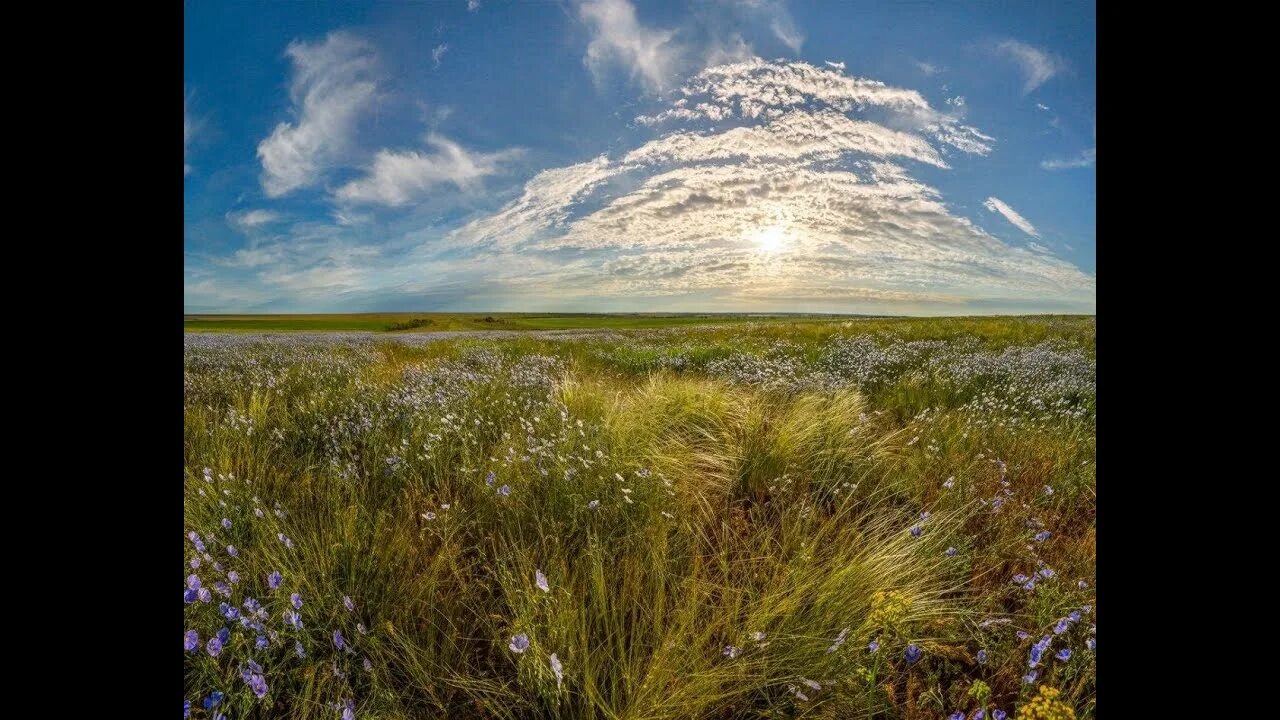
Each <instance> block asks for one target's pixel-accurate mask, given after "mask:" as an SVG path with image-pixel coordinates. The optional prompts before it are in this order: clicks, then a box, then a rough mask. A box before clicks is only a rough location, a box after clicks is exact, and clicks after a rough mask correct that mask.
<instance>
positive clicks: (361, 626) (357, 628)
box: [356, 623, 369, 635]
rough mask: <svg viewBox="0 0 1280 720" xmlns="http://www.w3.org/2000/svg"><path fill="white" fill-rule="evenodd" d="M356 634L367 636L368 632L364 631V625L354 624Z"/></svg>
mask: <svg viewBox="0 0 1280 720" xmlns="http://www.w3.org/2000/svg"><path fill="white" fill-rule="evenodd" d="M356 632H358V633H360V634H361V635H368V634H369V631H368V630H365V629H364V623H356Z"/></svg>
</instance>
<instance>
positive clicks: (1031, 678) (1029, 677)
mask: <svg viewBox="0 0 1280 720" xmlns="http://www.w3.org/2000/svg"><path fill="white" fill-rule="evenodd" d="M1039 674H1040V673H1038V672H1036V671H1035V670H1032V671H1031V672H1029V673H1027V674H1026V675H1023V676H1022V682H1024V683H1026V684H1028V685H1030V684H1031V683H1033V682H1035V681H1036V676H1038V675H1039Z"/></svg>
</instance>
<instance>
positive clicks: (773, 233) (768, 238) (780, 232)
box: [751, 225, 791, 255]
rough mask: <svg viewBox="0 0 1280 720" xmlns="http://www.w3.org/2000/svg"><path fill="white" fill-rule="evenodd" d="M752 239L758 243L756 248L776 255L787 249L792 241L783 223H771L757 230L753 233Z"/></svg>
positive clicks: (767, 253) (766, 253)
mask: <svg viewBox="0 0 1280 720" xmlns="http://www.w3.org/2000/svg"><path fill="white" fill-rule="evenodd" d="M751 240H752V241H753V242H754V243H755V244H756V248H757V249H758V250H759V251H760V252H761V253H764V254H765V255H776V254H778V253H780V252H782V251H783V250H785V249H786V248H787V245H789V244H790V243H791V238H790V236H789V235H788V234H787V228H786V227H784V226H782V225H770V226H769V227H766V228H762V229H760V230H757V231H756V232H755V233H753V234H752V236H751Z"/></svg>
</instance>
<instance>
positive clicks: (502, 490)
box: [498, 485, 511, 497]
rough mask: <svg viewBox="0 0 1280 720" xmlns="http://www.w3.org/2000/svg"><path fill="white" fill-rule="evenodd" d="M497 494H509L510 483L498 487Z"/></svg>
mask: <svg viewBox="0 0 1280 720" xmlns="http://www.w3.org/2000/svg"><path fill="white" fill-rule="evenodd" d="M498 494H499V495H501V496H502V497H506V496H508V495H510V494H511V486H510V485H503V486H502V487H500V488H498Z"/></svg>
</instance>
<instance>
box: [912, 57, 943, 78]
mask: <svg viewBox="0 0 1280 720" xmlns="http://www.w3.org/2000/svg"><path fill="white" fill-rule="evenodd" d="M912 62H913V63H914V64H915V66H916V69H917V70H919V71H920V72H921V73H923V74H924V76H925V77H933V76H934V75H937V74H938V73H940V72H942V71H943V69H944V68H942V67H940V66H938V65H934V64H933V63H927V62H925V61H923V60H913V61H912Z"/></svg>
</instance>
